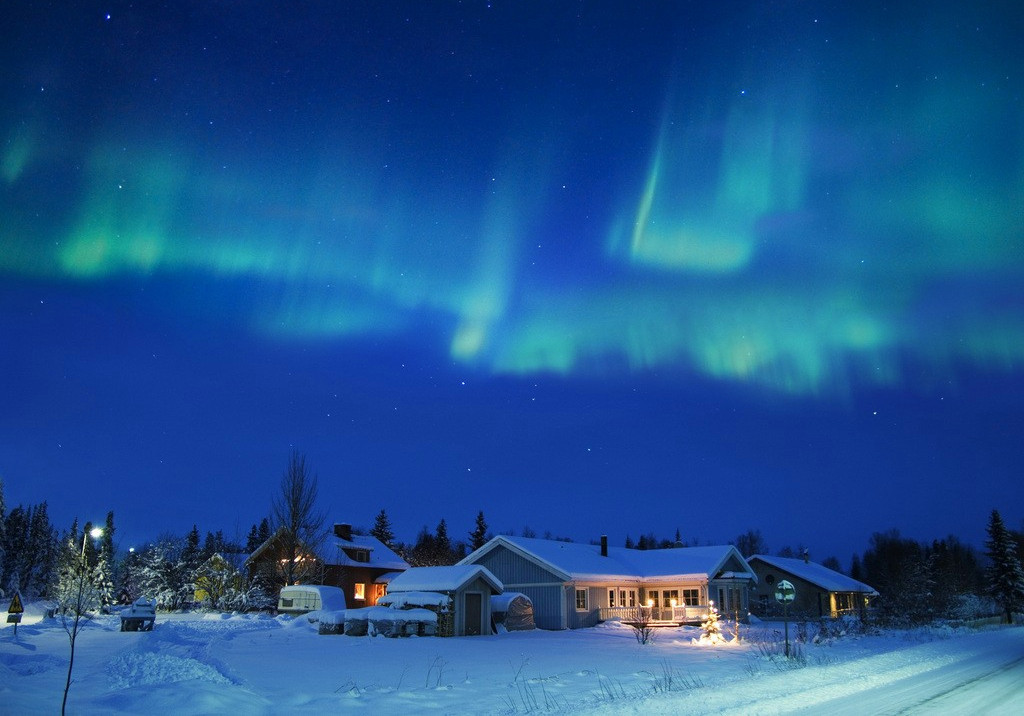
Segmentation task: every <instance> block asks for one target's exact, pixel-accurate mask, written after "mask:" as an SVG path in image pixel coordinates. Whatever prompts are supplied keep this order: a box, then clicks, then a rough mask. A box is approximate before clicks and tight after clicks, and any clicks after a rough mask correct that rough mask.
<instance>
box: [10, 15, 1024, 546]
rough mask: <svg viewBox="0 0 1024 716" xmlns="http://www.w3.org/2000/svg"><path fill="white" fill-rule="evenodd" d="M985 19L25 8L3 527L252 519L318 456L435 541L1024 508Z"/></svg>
mask: <svg viewBox="0 0 1024 716" xmlns="http://www.w3.org/2000/svg"><path fill="white" fill-rule="evenodd" d="M961 5H962V4H961V3H952V2H943V3H939V4H937V5H935V4H933V5H930V6H929V10H928V12H927V13H923V12H921V11H919V10H917V9H914V8H913V7H911V6H910V5H909V4H908V5H906V6H903V5H897V6H896V7H892V6H882V5H880V4H868V5H866V6H862V5H857V6H854V5H849V4H846V3H827V4H824V5H823V4H812V3H801V2H792V3H771V4H770V3H736V4H733V5H730V6H729V8H727V9H723V8H720V7H718V6H714V5H704V4H699V3H687V2H679V3H668V2H656V3H649V4H646V5H644V6H642V7H641V8H640V9H632V10H628V9H626V8H624V7H616V4H614V3H586V2H572V3H570V2H565V3H562V2H556V3H544V4H542V5H541V4H538V5H535V6H530V7H526V6H524V5H523V4H522V3H504V2H491V3H487V2H464V3H456V2H441V3H413V2H409V3H359V2H353V3H348V2H346V3H337V4H335V3H301V4H297V5H296V4H285V3H270V4H260V5H258V6H257V5H253V6H245V7H241V6H238V5H237V4H234V3H217V2H214V3H208V2H207V3H199V2H181V3H172V4H170V5H169V6H166V7H148V6H143V7H138V6H135V5H132V4H128V3H117V2H115V3H85V4H84V5H83V6H81V7H79V8H77V9H76V10H74V11H72V12H71V14H67V13H66V12H61V13H56V12H55V11H53V10H52V9H48V8H45V7H42V6H38V5H36V4H33V3H23V2H17V3H15V4H14V8H15V9H14V10H13V11H12V12H11V13H10V15H9V17H7V18H6V19H5V20H4V21H3V22H4V25H5V30H4V33H3V34H4V36H5V37H7V38H11V41H9V42H5V43H4V46H3V48H0V57H2V60H3V67H4V73H3V78H2V79H0V142H2V144H0V216H2V220H0V247H2V250H0V281H2V286H0V300H2V304H0V309H2V315H0V341H2V343H3V344H4V345H3V348H2V351H3V354H2V357H0V369H2V372H3V376H2V377H0V391H2V392H0V394H6V396H7V397H6V398H5V399H4V400H3V402H4V403H5V404H6V406H7V407H6V409H5V410H4V411H3V412H4V414H3V415H2V417H0V476H3V479H4V482H5V486H6V489H7V491H8V493H9V496H8V502H16V501H17V500H19V499H20V500H24V501H26V502H32V501H40V500H42V499H49V500H50V503H51V509H59V507H60V506H59V505H58V503H59V502H60V500H58V499H57V497H56V496H55V495H52V494H51V493H53V492H55V491H56V490H60V489H61V487H60V486H61V485H64V484H65V481H67V480H81V479H89V480H91V481H95V482H96V484H97V485H98V487H101V488H102V489H105V490H106V489H114V488H115V486H116V485H117V484H119V483H120V482H121V481H122V480H124V479H125V477H126V476H128V475H130V476H132V477H133V478H134V477H139V478H142V479H145V480H148V481H152V482H153V483H154V484H165V483H166V482H168V481H172V482H173V481H189V482H191V481H193V480H199V481H200V482H209V483H211V484H209V485H204V486H202V487H197V490H199V493H200V494H199V495H197V500H196V501H197V502H201V503H204V504H203V506H201V507H198V508H196V510H195V515H196V516H195V517H181V518H180V520H179V516H180V514H181V513H182V511H183V510H186V507H185V506H186V505H189V504H190V503H189V502H188V501H187V500H185V499H184V498H175V499H174V500H169V502H170V503H171V505H172V506H169V507H168V508H167V509H168V510H169V512H168V514H167V516H166V517H163V518H160V519H159V520H157V522H158V523H159V527H160V528H161V529H170V530H176V531H179V532H181V531H185V530H187V529H188V528H190V527H191V524H192V523H193V522H197V523H199V526H200V529H227V528H229V527H231V523H233V522H235V521H239V522H240V523H241V524H242V527H243V528H247V527H248V525H249V524H251V523H252V522H253V521H256V520H257V519H258V518H259V517H261V516H262V515H263V514H264V513H265V510H266V505H267V503H269V491H271V490H272V489H273V487H274V486H275V485H276V482H277V478H278V476H279V473H280V470H281V467H282V466H283V463H284V459H285V456H286V454H287V451H288V450H289V449H290V447H291V446H293V445H294V446H295V447H297V448H299V449H301V450H303V451H304V452H306V454H307V455H308V456H309V459H310V461H311V462H312V463H313V464H314V465H315V466H316V467H317V468H318V472H319V474H320V477H321V481H322V494H323V495H324V497H325V498H326V500H325V501H326V502H327V504H328V505H329V506H330V507H331V515H332V519H336V520H339V521H354V522H355V523H357V524H359V523H365V522H368V521H369V520H370V519H371V518H372V515H373V514H375V513H376V511H377V510H378V509H379V508H380V507H387V508H388V510H389V514H392V515H393V519H395V521H396V522H398V523H399V524H401V522H402V521H403V520H407V521H408V522H409V524H407V529H408V530H410V531H415V530H416V529H418V528H419V527H420V526H421V525H422V524H431V525H433V524H436V522H437V520H438V519H439V518H440V517H442V516H443V517H446V518H447V519H448V521H449V523H452V522H456V523H457V524H458V520H459V518H460V517H464V518H465V521H466V522H467V528H468V522H469V520H470V519H471V516H472V515H475V512H476V510H478V509H484V510H485V512H486V513H487V514H488V515H489V516H490V519H491V522H492V528H494V529H495V530H496V531H504V530H507V529H519V528H521V527H522V526H524V525H525V524H530V525H531V526H532V527H533V528H535V529H542V530H543V529H550V530H551V531H552V532H554V533H558V534H569V535H572V536H574V537H576V538H577V539H589V538H592V537H594V536H596V535H597V534H599V533H601V532H608V533H609V534H611V535H613V537H612V539H613V540H619V539H621V538H622V536H624V535H625V534H626V533H630V532H631V533H632V534H633V536H636V534H637V532H638V531H639V530H641V529H643V530H653V531H655V532H658V533H660V534H665V535H668V534H670V533H672V532H674V530H675V529H676V528H677V527H678V528H680V529H681V530H682V533H683V534H684V535H685V536H688V537H695V538H699V539H703V540H712V541H724V540H728V539H731V538H732V537H734V536H735V535H736V534H738V533H739V532H741V531H744V530H746V529H748V528H755V527H759V528H760V529H761V530H762V531H763V532H764V534H765V536H766V537H767V538H768V541H769V545H770V546H772V547H773V548H778V547H781V546H783V544H784V543H793V544H795V543H797V542H802V543H804V544H807V545H809V546H811V547H812V548H816V547H818V546H819V545H820V549H821V550H828V552H829V553H836V554H837V556H839V557H841V558H842V559H846V558H848V556H849V552H851V551H855V550H859V549H862V548H863V545H864V542H865V541H866V538H867V536H868V535H869V534H870V533H871V532H873V531H879V530H884V529H888V528H890V527H900V528H904V529H906V530H907V531H908V533H910V534H912V535H913V536H919V537H923V538H931V537H940V536H944V535H945V534H946V533H950V532H953V533H961V534H962V535H963V536H964V537H966V538H973V537H974V536H975V535H974V534H973V533H971V532H970V530H971V529H975V528H976V531H977V532H979V533H980V530H981V527H982V525H983V521H984V516H985V515H987V511H988V510H990V509H991V508H992V507H993V506H996V503H995V501H997V500H1006V499H1011V500H1012V504H1010V505H1006V504H1003V503H1000V504H999V506H1000V509H1001V510H1003V512H1004V514H1008V518H1009V519H1010V520H1011V521H1012V520H1013V519H1020V518H1024V515H1022V510H1024V505H1022V502H1021V493H1020V491H1019V489H1013V490H1011V491H1010V492H1009V494H1008V492H1007V486H1008V485H1015V484H1016V482H1015V480H1016V478H1015V477H1014V476H1013V475H1012V471H1013V469H1015V467H1014V466H1016V465H1018V464H1019V460H1018V458H1019V457H1021V453H1020V450H1021V448H1020V446H1019V443H1020V438H1021V437H1022V435H1021V431H1020V427H1019V425H1017V423H1020V422H1021V420H1020V418H1021V405H1022V404H1021V401H1020V398H1021V397H1024V396H1022V393H1021V385H1022V383H1021V377H1022V375H1021V367H1022V364H1024V315H1022V306H1024V300H1022V299H1024V289H1022V288H1021V287H1022V286H1024V281H1022V279H1024V276H1022V274H1024V103H1022V91H1024V80H1022V77H1021V75H1020V70H1021V68H1022V67H1024V50H1022V48H1021V46H1020V42H1019V37H1020V36H1021V31H1022V30H1024V27H1022V24H1024V23H1022V20H1021V14H1020V13H1019V12H1018V11H1016V10H1015V7H1014V5H1013V4H1012V3H986V4H985V6H984V7H977V8H967V7H962V6H961ZM5 336H6V337H5ZM339 396H340V397H339ZM197 413H198V415H197ZM880 416H881V417H880ZM965 426H966V427H965ZM228 446H230V447H228ZM353 471H355V472H353ZM201 473H202V474H201ZM355 475H358V482H367V481H369V482H377V483H378V484H379V485H388V486H389V489H388V490H374V489H372V488H371V487H369V486H366V487H362V488H354V487H351V486H350V483H351V482H352V481H353V478H354V477H355ZM825 476H828V477H825ZM37 480H38V481H39V482H38V483H36V482H35V481H37ZM259 481H262V483H263V484H265V485H266V491H265V492H266V494H253V495H252V496H248V495H246V496H245V497H244V498H240V500H239V504H238V507H237V509H233V508H232V509H229V510H228V512H227V514H226V515H225V514H223V513H222V512H219V511H217V510H215V509H213V507H212V506H211V505H210V504H208V503H210V502H218V501H219V502H223V501H224V500H225V499H226V497H225V496H227V495H230V494H233V489H232V486H235V487H236V488H237V486H238V485H239V484H245V485H249V484H253V483H254V482H259ZM637 482H640V483H643V484H647V483H652V484H656V485H659V486H661V487H662V488H666V489H667V488H668V487H669V486H672V485H693V484H699V483H702V482H706V483H708V484H712V485H716V486H717V489H719V490H722V491H724V492H727V493H733V492H738V493H741V494H740V495H736V496H735V498H734V499H731V500H730V501H729V502H730V512H731V514H730V515H729V517H728V519H723V520H720V519H712V518H710V517H708V516H700V517H698V516H695V515H694V514H693V513H694V510H693V509H692V507H688V506H687V503H686V501H685V499H684V494H685V493H686V490H682V489H668V490H667V491H666V493H665V494H666V496H671V497H672V501H671V504H658V505H656V506H653V507H652V506H651V505H650V501H649V500H646V499H643V498H642V497H640V495H637V496H636V497H635V499H634V498H633V497H630V498H627V499H626V500H625V502H624V503H623V500H622V497H621V492H620V488H621V486H623V485H625V484H631V483H632V484H636V483H637ZM29 483H33V484H39V485H41V486H42V487H45V488H47V489H46V490H44V491H42V492H37V490H36V488H30V487H29ZM436 484H451V485H454V486H455V487H454V489H455V490H456V491H457V492H459V493H462V494H465V495H466V497H465V498H460V499H458V500H455V501H454V502H453V506H452V507H451V509H445V510H444V511H443V512H442V511H440V510H441V508H440V507H439V508H437V510H438V514H433V513H431V514H422V510H420V509H417V507H416V502H417V501H418V500H417V499H416V498H415V497H414V498H413V499H408V498H407V497H403V495H406V494H411V495H413V496H415V495H418V494H419V492H420V491H421V490H424V489H426V488H425V487H424V485H436ZM767 484H771V485H773V486H775V488H776V489H775V490H773V492H778V490H777V488H778V487H779V486H781V487H782V490H781V492H782V493H788V494H790V495H791V496H792V497H790V498H789V499H788V500H785V501H784V504H782V505H775V506H774V507H773V508H772V509H769V506H768V504H767V503H766V498H765V497H764V495H763V494H757V493H758V487H759V486H764V485H767ZM964 484H970V485H972V486H973V489H978V490H980V491H981V492H982V493H987V494H978V495H976V496H975V497H973V498H971V500H970V501H969V502H970V503H971V505H970V507H969V508H967V509H965V505H964V502H963V500H960V504H959V505H952V504H946V505H945V506H943V500H942V499H940V497H941V495H948V494H950V493H955V494H959V492H960V491H961V490H962V489H963V487H962V486H963V485H964ZM836 485H842V490H841V491H840V494H842V495H843V497H841V498H840V497H839V495H837V494H836V493H835V492H833V491H832V490H831V489H829V487H830V486H836ZM585 486H586V487H585ZM882 486H885V487H886V488H889V487H892V486H897V487H898V494H900V495H902V496H907V495H911V494H914V495H918V496H919V498H918V499H919V500H920V501H919V502H918V503H917V504H916V505H915V506H914V507H913V508H909V507H908V506H907V505H902V506H896V505H886V506H880V505H878V502H879V501H878V499H877V494H878V492H879V490H880V489H881V487H882ZM822 489H824V490H825V494H826V495H827V498H826V501H827V503H829V505H830V507H831V508H835V507H838V506H840V505H843V510H844V511H845V512H849V513H850V514H851V515H853V516H855V518H856V520H857V523H856V524H850V525H846V526H844V530H846V531H845V532H842V533H841V534H833V533H827V534H822V533H821V530H822V529H823V528H824V526H825V525H828V524H830V523H831V522H832V521H833V520H832V519H830V518H829V517H828V516H827V510H825V511H823V512H818V511H816V510H814V509H812V508H811V506H810V505H811V504H812V503H813V500H811V502H805V501H806V500H809V499H811V498H812V497H813V495H814V494H818V495H820V494H821V490H822ZM332 490H333V492H332ZM352 490H355V491H356V492H355V494H354V495H353V494H351V491H352ZM580 492H584V493H587V496H586V497H580V496H579V493H580ZM207 493H209V494H207ZM924 493H936V494H935V495H934V496H930V497H929V496H926V495H925V494H924ZM389 494H391V495H393V497H387V496H385V495H389ZM204 495H205V498H204ZM342 495H344V498H343V497H342ZM353 497H355V498H356V503H357V504H358V505H359V507H358V508H357V513H356V514H351V513H348V511H349V509H350V508H349V505H350V502H351V499H352V498H353ZM565 499H578V500H580V506H581V513H582V516H573V517H571V518H565V517H564V516H563V515H562V514H561V510H560V509H557V508H554V507H552V505H553V504H557V503H558V502H559V501H560V500H562V501H564V500H565ZM958 499H959V498H958ZM95 502H96V507H95V509H97V510H99V509H103V510H106V509H114V510H115V513H116V514H118V515H119V516H121V515H123V517H122V518H121V519H123V520H124V521H125V523H126V524H131V523H130V519H131V518H130V517H129V515H128V514H127V513H129V512H130V511H131V509H132V504H133V503H132V502H131V501H130V500H129V501H126V502H124V503H120V502H118V503H116V504H110V502H111V499H110V498H109V497H108V498H107V500H106V501H104V500H103V499H102V498H97V499H96V500H95ZM949 502H951V503H952V502H956V500H949ZM108 504H109V505H110V506H109V507H104V505H108ZM901 507H902V509H901ZM68 509H69V510H70V509H71V508H70V507H68ZM82 509H84V508H82ZM188 509H191V507H189V508H188ZM908 511H909V512H911V513H912V514H908ZM80 512H81V509H77V510H76V511H75V513H76V514H78V513H80ZM343 512H346V514H342V513H343ZM459 512H464V513H465V515H460V514H458V513H459ZM809 513H813V514H809ZM58 514H60V513H59V512H58ZM172 515H173V517H172ZM769 515H774V516H769ZM79 516H80V517H82V519H87V518H89V516H88V515H84V514H79ZM182 520H183V521H182ZM179 522H180V524H179ZM975 523H976V524H975ZM130 529H131V532H132V533H135V534H137V535H138V537H137V538H138V539H143V538H146V537H148V536H151V535H147V534H145V533H144V530H143V529H142V527H141V526H139V527H138V528H130ZM126 531H128V530H126ZM918 533H920V534H918ZM620 535H621V536H620ZM776 535H777V536H776ZM409 536H411V535H409ZM821 556H824V555H821Z"/></svg>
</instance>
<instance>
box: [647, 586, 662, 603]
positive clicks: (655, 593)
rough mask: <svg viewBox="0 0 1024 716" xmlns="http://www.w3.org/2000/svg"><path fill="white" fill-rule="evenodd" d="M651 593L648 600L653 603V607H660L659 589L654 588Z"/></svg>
mask: <svg viewBox="0 0 1024 716" xmlns="http://www.w3.org/2000/svg"><path fill="white" fill-rule="evenodd" d="M649 595H650V596H649V599H648V600H647V601H649V602H650V603H651V606H652V607H660V606H661V604H660V603H659V602H658V590H657V589H652V590H651V591H650V593H649Z"/></svg>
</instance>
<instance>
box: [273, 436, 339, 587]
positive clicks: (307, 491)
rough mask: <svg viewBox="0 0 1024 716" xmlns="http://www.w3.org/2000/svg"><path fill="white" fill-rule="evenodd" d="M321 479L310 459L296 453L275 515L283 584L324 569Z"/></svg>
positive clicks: (305, 577) (279, 573)
mask: <svg viewBox="0 0 1024 716" xmlns="http://www.w3.org/2000/svg"><path fill="white" fill-rule="evenodd" d="M317 492H318V489H317V477H316V475H314V474H311V473H310V471H309V468H308V466H307V465H306V456H305V455H303V454H301V453H300V452H298V451H297V450H293V451H292V454H291V456H290V457H289V459H288V469H287V470H285V473H284V475H283V476H282V478H281V491H280V492H279V493H278V494H277V495H276V496H275V497H274V500H273V503H272V513H273V518H274V522H275V526H276V528H277V534H278V536H279V539H280V542H279V545H278V550H279V552H278V559H277V560H276V564H277V570H276V571H277V577H278V579H279V581H280V582H282V583H283V584H295V583H296V582H298V581H300V580H303V579H310V578H312V577H313V576H314V575H315V574H317V572H318V571H319V569H320V564H319V561H320V560H319V559H318V556H319V554H320V548H321V547H322V546H323V543H324V541H325V540H326V538H327V533H326V531H325V529H324V523H325V522H326V519H327V518H326V515H325V514H324V513H323V512H320V511H319V510H318V509H317V506H316V500H317Z"/></svg>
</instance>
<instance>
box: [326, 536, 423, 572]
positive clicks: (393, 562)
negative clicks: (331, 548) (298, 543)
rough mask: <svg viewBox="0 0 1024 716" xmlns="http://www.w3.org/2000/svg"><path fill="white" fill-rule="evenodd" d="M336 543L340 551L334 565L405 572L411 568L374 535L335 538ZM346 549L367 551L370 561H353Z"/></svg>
mask: <svg viewBox="0 0 1024 716" xmlns="http://www.w3.org/2000/svg"><path fill="white" fill-rule="evenodd" d="M334 543H335V545H336V546H337V548H338V549H337V554H336V555H333V560H334V561H333V562H332V563H333V564H338V565H341V566H345V567H374V568H375V569H397V570H405V569H408V568H409V563H408V562H406V561H405V560H404V559H402V558H401V557H399V556H398V555H397V554H395V552H394V551H392V550H391V549H390V548H388V546H387V545H385V544H384V543H383V542H381V541H380V540H379V539H377V538H376V537H374V536H372V535H352V536H351V538H350V539H340V538H337V537H335V538H334ZM346 549H349V550H365V551H366V552H367V553H368V554H369V561H366V562H359V561H357V560H354V559H352V558H351V557H350V556H349V555H348V554H346V553H345V550H346Z"/></svg>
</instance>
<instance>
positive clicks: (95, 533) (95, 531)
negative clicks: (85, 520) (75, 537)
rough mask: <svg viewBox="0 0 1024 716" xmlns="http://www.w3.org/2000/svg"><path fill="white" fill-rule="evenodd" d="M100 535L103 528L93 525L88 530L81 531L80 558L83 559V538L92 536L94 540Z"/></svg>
mask: <svg viewBox="0 0 1024 716" xmlns="http://www.w3.org/2000/svg"><path fill="white" fill-rule="evenodd" d="M102 536H103V528H102V527H93V528H92V529H91V530H89V531H88V532H83V533H82V559H85V540H86V538H87V537H92V538H93V539H94V540H97V539H99V538H100V537H102Z"/></svg>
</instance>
